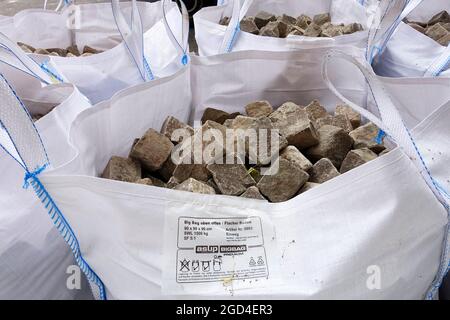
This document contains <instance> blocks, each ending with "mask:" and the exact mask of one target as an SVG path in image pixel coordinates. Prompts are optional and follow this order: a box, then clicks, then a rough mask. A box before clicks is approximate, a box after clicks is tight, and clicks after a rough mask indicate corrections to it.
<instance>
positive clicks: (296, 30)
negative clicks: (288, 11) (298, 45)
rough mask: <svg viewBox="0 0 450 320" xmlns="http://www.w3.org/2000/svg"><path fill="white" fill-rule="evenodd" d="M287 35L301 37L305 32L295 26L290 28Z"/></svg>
mask: <svg viewBox="0 0 450 320" xmlns="http://www.w3.org/2000/svg"><path fill="white" fill-rule="evenodd" d="M289 34H290V35H293V36H303V35H304V34H305V30H304V29H302V28H299V27H296V26H291V29H290V32H289Z"/></svg>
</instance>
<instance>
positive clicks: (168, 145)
mask: <svg viewBox="0 0 450 320" xmlns="http://www.w3.org/2000/svg"><path fill="white" fill-rule="evenodd" d="M173 147H174V145H173V143H172V142H171V141H170V140H169V138H167V137H166V136H164V135H162V134H160V133H159V132H157V131H155V130H154V129H149V130H148V131H147V132H146V133H145V135H144V136H143V137H142V138H141V139H140V140H139V141H138V142H137V143H136V145H135V146H134V147H133V149H132V150H131V157H132V158H133V159H136V160H139V161H140V162H141V164H142V166H143V167H144V168H146V169H148V170H149V171H156V170H159V169H161V167H162V166H163V164H164V162H166V160H167V158H169V156H170V154H171V152H172V149H173Z"/></svg>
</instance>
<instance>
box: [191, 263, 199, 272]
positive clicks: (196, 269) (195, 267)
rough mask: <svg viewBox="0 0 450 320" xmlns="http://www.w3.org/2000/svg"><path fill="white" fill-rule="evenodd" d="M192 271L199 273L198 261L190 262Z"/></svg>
mask: <svg viewBox="0 0 450 320" xmlns="http://www.w3.org/2000/svg"><path fill="white" fill-rule="evenodd" d="M192 271H194V272H199V271H200V261H198V260H194V261H192Z"/></svg>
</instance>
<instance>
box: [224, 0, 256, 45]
mask: <svg viewBox="0 0 450 320" xmlns="http://www.w3.org/2000/svg"><path fill="white" fill-rule="evenodd" d="M252 4H253V0H244V2H243V4H242V6H241V0H229V2H228V5H229V6H232V8H233V11H232V15H231V19H230V23H229V24H228V26H227V29H226V31H225V36H224V38H223V41H222V44H221V46H220V48H219V53H229V52H231V50H232V49H233V46H234V44H235V43H236V41H237V38H238V36H239V32H240V31H241V28H240V23H241V20H242V19H243V18H244V17H245V15H246V14H247V12H248V10H249V9H250V7H251V5H252Z"/></svg>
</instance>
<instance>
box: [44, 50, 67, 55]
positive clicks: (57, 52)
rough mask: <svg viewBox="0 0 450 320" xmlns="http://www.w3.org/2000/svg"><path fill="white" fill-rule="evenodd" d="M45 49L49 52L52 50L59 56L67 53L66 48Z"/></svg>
mask: <svg viewBox="0 0 450 320" xmlns="http://www.w3.org/2000/svg"><path fill="white" fill-rule="evenodd" d="M47 51H48V52H50V53H52V52H54V53H56V54H57V55H58V56H60V57H65V56H66V55H67V50H66V49H61V48H49V49H47Z"/></svg>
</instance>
